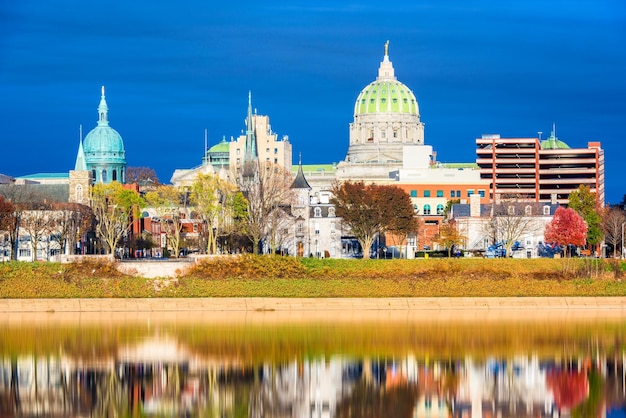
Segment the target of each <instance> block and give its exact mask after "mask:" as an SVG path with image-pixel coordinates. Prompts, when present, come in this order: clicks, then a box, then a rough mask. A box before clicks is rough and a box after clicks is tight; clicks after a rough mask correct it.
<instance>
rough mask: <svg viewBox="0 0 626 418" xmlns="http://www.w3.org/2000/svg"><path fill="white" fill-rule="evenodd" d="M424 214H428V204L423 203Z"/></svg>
mask: <svg viewBox="0 0 626 418" xmlns="http://www.w3.org/2000/svg"><path fill="white" fill-rule="evenodd" d="M424 215H430V205H428V204H426V205H424Z"/></svg>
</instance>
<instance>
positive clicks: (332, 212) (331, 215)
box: [328, 206, 335, 218]
mask: <svg viewBox="0 0 626 418" xmlns="http://www.w3.org/2000/svg"><path fill="white" fill-rule="evenodd" d="M328 217H329V218H334V217H335V208H334V207H332V206H331V207H329V208H328Z"/></svg>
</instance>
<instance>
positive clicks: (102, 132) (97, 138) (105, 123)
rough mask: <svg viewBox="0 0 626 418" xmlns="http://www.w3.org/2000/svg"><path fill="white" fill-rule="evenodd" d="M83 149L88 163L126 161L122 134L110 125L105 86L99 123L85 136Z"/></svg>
mask: <svg viewBox="0 0 626 418" xmlns="http://www.w3.org/2000/svg"><path fill="white" fill-rule="evenodd" d="M83 151H84V153H85V159H86V161H87V163H88V164H90V163H91V164H93V163H99V162H104V161H107V162H119V163H123V164H125V163H126V158H125V151H124V141H123V140H122V137H121V135H120V134H119V133H118V132H117V131H116V130H115V129H113V128H111V127H110V126H109V120H108V107H107V104H106V100H105V97H104V87H103V89H102V97H101V99H100V105H99V106H98V125H97V126H96V127H95V128H94V129H92V130H91V131H90V132H89V133H88V134H87V136H86V137H85V139H84V141H83Z"/></svg>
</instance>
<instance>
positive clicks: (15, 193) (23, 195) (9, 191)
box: [0, 184, 43, 260]
mask: <svg viewBox="0 0 626 418" xmlns="http://www.w3.org/2000/svg"><path fill="white" fill-rule="evenodd" d="M0 195H1V196H3V197H4V199H5V200H6V201H8V202H10V203H11V204H12V205H13V212H12V213H11V214H10V215H9V217H8V218H7V232H8V234H9V242H10V244H11V253H12V259H13V260H17V257H18V242H19V235H20V223H21V219H22V214H23V213H24V211H25V210H27V208H28V205H29V204H30V203H32V202H34V201H40V200H41V201H43V198H42V197H40V196H39V195H38V194H37V193H36V192H35V190H34V189H33V188H32V187H30V185H17V184H10V185H6V186H3V187H2V188H1V189H0Z"/></svg>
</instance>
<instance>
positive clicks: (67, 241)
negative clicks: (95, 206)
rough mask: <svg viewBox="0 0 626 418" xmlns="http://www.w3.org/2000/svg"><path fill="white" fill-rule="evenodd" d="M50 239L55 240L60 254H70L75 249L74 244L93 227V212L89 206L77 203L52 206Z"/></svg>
mask: <svg viewBox="0 0 626 418" xmlns="http://www.w3.org/2000/svg"><path fill="white" fill-rule="evenodd" d="M52 209H53V210H54V212H53V214H52V216H53V219H52V221H53V223H54V224H53V230H54V234H53V235H52V239H53V240H55V241H56V242H57V243H58V245H59V248H61V252H63V250H65V251H64V252H65V254H70V253H71V252H72V249H74V248H76V243H77V242H79V241H80V237H82V236H83V235H84V234H85V233H86V232H87V231H89V230H91V228H92V226H93V212H92V211H91V208H89V206H85V205H81V204H78V203H57V204H54V205H53V207H52Z"/></svg>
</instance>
